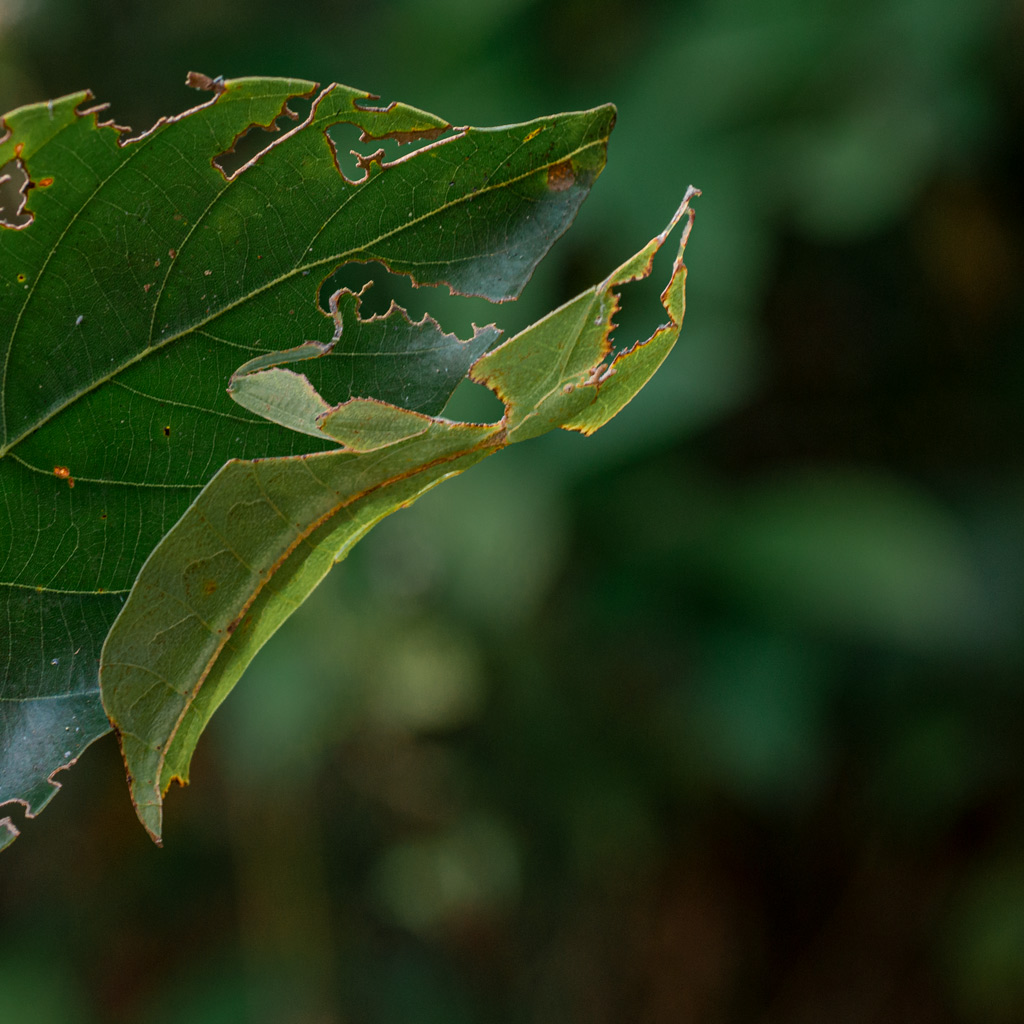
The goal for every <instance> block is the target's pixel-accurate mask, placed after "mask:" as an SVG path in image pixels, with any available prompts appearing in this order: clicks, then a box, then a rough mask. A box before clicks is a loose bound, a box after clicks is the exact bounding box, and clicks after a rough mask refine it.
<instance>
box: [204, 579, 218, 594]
mask: <svg viewBox="0 0 1024 1024" xmlns="http://www.w3.org/2000/svg"><path fill="white" fill-rule="evenodd" d="M216 591H217V581H216V580H207V581H206V582H205V583H204V584H203V593H204V594H206V595H207V597H209V595H210V594H213V593H216Z"/></svg>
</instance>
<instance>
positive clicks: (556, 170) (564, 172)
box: [548, 160, 576, 192]
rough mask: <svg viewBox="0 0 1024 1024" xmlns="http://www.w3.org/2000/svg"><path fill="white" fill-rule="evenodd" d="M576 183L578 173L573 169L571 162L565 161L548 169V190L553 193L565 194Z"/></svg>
mask: <svg viewBox="0 0 1024 1024" xmlns="http://www.w3.org/2000/svg"><path fill="white" fill-rule="evenodd" d="M575 183H576V172H575V171H574V170H573V169H572V161H571V160H563V161H562V162H561V163H560V164H553V165H552V166H551V167H549V168H548V188H549V189H551V191H552V192H564V191H565V190H566V189H567V188H571V187H572V186H573V185H574V184H575Z"/></svg>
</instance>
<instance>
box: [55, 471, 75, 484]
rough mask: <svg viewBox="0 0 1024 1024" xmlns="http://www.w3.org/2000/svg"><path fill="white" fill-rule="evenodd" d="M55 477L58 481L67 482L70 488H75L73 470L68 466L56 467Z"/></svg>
mask: <svg viewBox="0 0 1024 1024" xmlns="http://www.w3.org/2000/svg"><path fill="white" fill-rule="evenodd" d="M53 475H54V476H55V477H56V478H57V479H58V480H67V482H68V487H74V486H75V478H74V477H73V476H72V475H71V470H70V469H68V467H67V466H54V467H53Z"/></svg>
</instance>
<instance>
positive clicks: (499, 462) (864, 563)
mask: <svg viewBox="0 0 1024 1024" xmlns="http://www.w3.org/2000/svg"><path fill="white" fill-rule="evenodd" d="M190 69H195V70H199V71H203V72H206V73H208V74H210V75H217V74H223V75H225V76H238V75H245V74H281V75H293V76H301V77H307V78H315V79H318V80H320V81H322V82H328V81H332V80H337V81H342V82H346V83H348V84H351V85H356V86H360V87H364V88H367V89H370V90H372V91H374V92H378V93H381V94H382V96H383V98H384V100H391V99H402V100H405V101H406V102H409V103H412V104H414V105H416V106H420V107H423V108H425V109H428V110H431V111H434V112H436V113H438V114H441V115H442V116H444V117H446V118H448V119H450V120H451V121H453V122H455V123H472V124H496V123H505V122H510V121H517V120H526V119H529V118H531V117H535V116H539V115H541V114H545V113H552V112H555V111H558V110H564V109H576V108H581V107H587V106H593V105H595V104H597V103H601V102H605V101H608V100H612V101H614V102H615V103H617V104H618V107H619V123H618V126H617V128H616V131H615V133H614V134H613V137H612V143H611V147H610V151H609V164H608V167H607V170H606V171H605V173H604V175H603V176H602V177H601V179H600V180H599V181H598V183H597V185H596V187H595V189H594V191H593V193H592V195H591V197H590V199H589V200H588V201H587V203H586V204H585V205H584V208H583V211H582V212H581V214H580V216H579V218H578V220H577V223H576V225H575V226H574V227H573V228H572V229H571V230H570V232H569V234H568V235H567V236H566V237H565V238H564V239H563V240H562V241H561V242H559V243H558V245H557V246H556V248H555V250H554V251H553V253H552V255H551V256H550V257H549V259H548V261H547V262H546V264H545V265H544V266H543V267H542V268H541V270H540V271H539V272H538V274H537V275H536V277H535V278H534V280H533V281H532V282H531V284H530V285H529V287H528V289H527V291H526V293H525V294H524V297H523V299H522V300H521V301H520V302H519V303H518V304H516V305H515V306H512V307H502V308H497V309H495V310H494V311H493V313H488V311H484V312H483V313H481V312H480V311H479V309H478V307H465V308H463V307H464V304H462V305H460V304H458V303H455V302H449V303H447V304H446V305H445V306H444V308H443V309H442V310H441V313H442V321H443V322H444V323H445V325H446V326H448V325H449V324H450V323H456V322H459V318H460V317H462V318H464V319H465V320H466V321H468V320H469V319H471V318H472V317H476V318H477V319H478V320H481V322H482V319H483V318H487V319H489V318H490V317H491V316H493V317H494V318H496V319H497V321H498V322H499V324H501V325H503V326H508V327H512V328H515V327H518V326H521V325H522V324H524V323H526V322H528V321H529V320H530V319H532V318H534V317H535V316H537V315H539V314H541V313H543V312H544V311H546V309H548V308H550V307H551V306H553V305H555V304H557V303H559V302H561V301H564V300H565V299H566V298H568V297H569V296H571V295H572V294H574V293H575V292H577V291H579V290H580V289H582V288H583V287H586V286H589V285H590V284H592V283H594V282H595V281H597V280H598V279H599V278H601V277H603V276H604V275H605V274H606V273H607V272H608V271H609V270H611V269H612V268H613V267H614V266H616V265H617V264H618V263H619V262H620V261H621V260H622V259H623V258H625V257H626V256H628V255H629V254H631V253H632V252H634V251H635V250H636V249H637V248H639V246H640V245H642V244H643V243H644V242H646V241H647V239H649V238H650V237H651V236H652V235H653V234H655V233H656V232H657V231H658V230H660V228H661V226H662V225H663V224H664V223H665V222H666V220H667V219H668V217H669V216H670V215H671V213H672V211H673V210H674V209H675V206H676V204H677V203H678V201H679V199H680V197H681V195H682V193H683V191H684V189H685V187H686V185H687V184H689V183H691V182H692V183H693V184H695V185H698V186H700V187H701V188H702V189H703V190H704V195H703V197H702V198H701V199H699V200H698V201H697V203H696V208H697V223H696V226H695V229H694V233H693V235H692V238H691V243H690V247H689V250H688V253H687V264H688V266H689V268H690V278H689V295H688V298H689V312H688V314H687V320H686V323H685V324H684V329H683V334H682V338H681V340H680V343H679V345H678V347H677V349H676V351H675V352H674V353H673V355H672V356H671V358H670V359H669V361H668V362H667V363H666V365H665V366H664V368H663V369H662V371H661V373H660V374H659V376H658V377H657V378H656V379H655V381H654V382H653V383H652V385H651V386H650V387H649V389H648V390H647V391H646V392H645V393H644V394H643V395H642V396H641V397H640V398H639V399H638V400H637V401H636V402H635V403H634V404H633V405H632V406H630V407H629V408H628V409H627V410H626V411H625V412H624V413H623V414H622V415H621V416H620V417H619V418H618V419H617V420H615V421H614V422H613V423H612V424H610V425H609V426H608V427H607V428H606V429H605V430H603V431H602V432H601V433H600V434H598V435H596V436H595V437H594V438H592V439H590V440H584V439H582V438H580V437H578V436H575V435H573V436H570V435H568V434H560V435H559V436H557V437H551V436H548V437H545V438H542V439H540V440H539V441H536V442H532V443H531V444H529V445H523V446H521V447H517V448H516V449H512V450H510V451H508V452H507V453H503V454H502V455H501V456H500V457H498V458H496V459H493V460H490V461H488V462H487V463H485V464H483V465H481V466H479V467H477V468H475V469H474V470H473V471H472V472H470V473H469V474H467V475H466V476H464V477H462V478H460V479H458V480H455V481H452V482H451V483H448V484H446V485H445V486H444V487H443V488H441V489H439V490H437V491H436V492H433V493H432V494H430V495H429V496H428V497H426V498H425V499H424V500H423V501H422V502H421V503H420V504H418V505H417V506H416V507H415V508H414V509H412V510H410V511H406V512H402V513H400V514H398V515H396V516H394V517H393V518H392V519H390V520H388V521H387V522H385V523H384V524H382V525H381V526H380V527H379V528H378V529H377V530H376V531H375V532H374V533H373V534H372V535H371V536H370V537H369V538H368V539H367V540H366V541H364V542H363V543H362V544H361V545H360V546H359V547H358V548H357V549H356V551H355V553H354V554H353V555H352V557H351V558H350V559H349V560H348V562H346V563H345V564H344V565H343V566H341V567H339V568H338V569H337V570H335V572H334V573H333V574H332V576H331V577H330V578H329V579H328V580H327V582H326V583H325V584H324V585H323V586H322V587H321V589H320V590H319V591H318V592H317V593H316V594H315V595H314V597H313V598H312V599H311V600H310V601H309V602H308V604H307V605H306V606H305V607H304V608H303V609H302V610H301V612H300V613H299V614H297V615H296V616H295V617H294V618H293V619H292V620H291V621H290V622H289V623H288V624H287V627H286V628H285V629H283V630H282V631H281V633H280V634H279V635H278V636H277V637H275V639H274V641H273V642H272V643H271V644H270V645H269V646H268V647H267V648H266V649H265V650H264V651H263V652H262V654H261V655H260V656H259V658H258V659H257V660H256V662H255V663H254V664H253V666H252V668H251V669H250V670H249V672H248V673H247V675H246V677H245V678H244V679H243V681H242V683H241V684H240V685H239V688H238V690H237V691H236V693H234V694H233V695H232V696H231V698H230V699H229V700H228V702H227V703H226V704H225V706H224V708H223V709H222V710H221V712H220V714H219V715H218V716H217V717H216V718H215V720H214V722H213V724H212V725H211V727H210V729H209V731H208V734H207V736H206V737H205V738H204V741H203V742H202V744H201V745H200V748H199V751H198V753H197V756H196V761H195V763H194V765H193V772H192V777H193V785H192V786H191V787H190V788H189V789H188V790H187V791H186V792H180V791H177V790H175V791H173V792H172V793H171V795H170V796H169V802H168V811H167V821H166V829H165V833H166V844H167V845H166V848H165V849H163V850H158V849H156V848H155V847H153V846H151V845H150V843H149V841H148V839H147V838H146V837H145V835H144V833H143V831H142V829H141V827H139V826H138V825H137V823H136V821H135V819H134V816H133V813H132V810H131V806H130V803H129V800H128V794H127V789H126V787H125V784H124V778H123V771H122V769H121V765H120V759H119V756H118V752H117V749H116V746H115V744H114V743H113V740H112V739H111V738H109V737H108V738H107V740H105V741H103V742H101V743H98V744H96V745H95V746H94V747H93V748H92V749H91V750H90V751H89V753H88V754H87V755H86V756H85V757H84V758H83V760H82V761H81V763H80V764H79V765H78V767H76V768H75V769H74V770H73V771H70V772H67V773H65V774H64V775H62V776H61V780H62V782H63V786H64V792H62V793H61V794H60V795H59V796H58V797H57V799H56V800H54V802H53V804H52V805H51V806H50V807H49V808H48V809H47V810H46V812H45V813H44V814H43V815H41V817H40V818H39V819H38V821H34V822H30V823H29V824H28V827H26V828H25V834H24V835H23V837H22V838H21V839H20V840H19V841H18V842H17V843H16V844H15V845H14V846H13V847H12V848H11V849H10V850H9V851H8V852H6V853H5V854H4V855H3V858H2V860H0V1019H2V1020H3V1021H4V1022H6V1021H11V1022H12V1024H13V1022H18V1024H37V1022H51V1021H53V1022H61V1024H128V1022H146V1024H172V1022H173V1024H177V1022H189V1024H221V1022H258V1024H262V1022H287V1024H290V1022H297V1024H330V1022H341V1021H350V1022H357V1024H361V1022H369V1024H435V1022H436V1024H534V1022H537V1024H541V1022H543V1024H547V1022H555V1024H558V1022H566V1024H576V1022H580V1024H584V1022H585V1024H606V1022H607V1024H612V1022H630V1024H670V1022H673V1024H674V1022H680V1021H699V1022H702V1024H703V1022H712V1024H715V1022H737V1024H741V1022H742V1024H747V1022H786V1024H790V1022H792V1024H797V1022H812V1021H813V1022H821V1021H829V1022H832V1024H843V1022H857V1024H863V1022H873V1021H879V1022H888V1021H900V1022H902V1024H919V1022H920V1024H925V1022H927V1024H932V1022H934V1024H939V1022H942V1024H945V1022H963V1024H974V1022H977V1024H1016V1022H1020V1021H1021V1020H1024V751H1022V736H1024V699H1022V668H1024V634H1022V621H1024V620H1022V613H1024V519H1022V514H1021V506H1022V501H1024V346H1022V344H1021V340H1022V328H1024V302H1022V292H1021V288H1020V286H1019V283H1018V282H1019V280H1020V276H1021V270H1022V240H1024V230H1022V229H1024V205H1022V201H1021V186H1020V180H1021V175H1022V172H1024V151H1022V145H1021V140H1022V127H1024V78H1022V69H1024V7H1022V6H1021V5H1020V4H1019V3H1012V4H1010V3H1005V2H1004V3H1000V2H995V0H972V2H969V3H967V2H964V0H907V2H902V3H901V2H898V0H863V2H859V3H856V4H854V3H852V2H850V0H775V2H771V0H703V2H700V0H696V2H692V3H691V2H676V3H672V2H668V0H662V2H658V0H647V2H637V0H628V2H627V0H549V2H540V0H447V2H446V3H429V2H428V0H369V2H364V3H346V2H341V0H339V2H335V3H326V2H323V0H311V2H309V3H307V4H304V5H301V6H300V5H296V6H295V7H289V8H283V7H282V6H281V5H280V4H277V3H271V2H269V0H244V2H243V0H177V2H176V3H174V4H163V5H157V4H153V3H144V2H141V0H88V2H75V0H0V109H2V110H7V109H11V108H13V107H15V106H18V105H20V104H22V103H26V102H31V101H35V100H40V99H44V98H47V97H51V96H56V95H60V94H63V93H66V92H71V91H74V90H77V89H79V88H82V87H84V86H89V87H91V88H92V89H93V91H94V92H95V94H96V95H97V97H98V98H99V99H101V100H107V101H109V102H110V103H111V105H112V112H113V115H114V117H115V118H116V119H117V120H118V121H119V122H120V123H130V124H132V125H134V126H136V127H139V128H141V127H144V126H146V125H147V124H149V123H151V122H152V121H153V120H155V119H156V117H158V116H159V115H161V114H167V113H174V112H177V111H179V110H182V109H184V108H185V107H187V106H189V105H191V104H192V103H193V102H194V101H195V99H194V97H195V94H191V93H189V92H188V91H187V90H186V89H185V88H184V86H183V85H182V82H183V80H184V74H185V72H186V71H187V70H190ZM1015 181H1016V182H1017V184H1016V185H1015V184H1014V182H1015ZM667 269H668V268H667V267H666V266H664V265H663V264H659V265H658V266H656V268H655V283H654V284H651V285H649V286H644V285H635V286H631V287H630V288H629V289H627V290H626V293H625V295H624V301H625V304H626V314H625V315H624V317H623V325H622V331H621V332H620V334H619V340H620V341H628V340H630V339H629V338H627V337H626V335H627V334H628V333H629V332H634V335H635V332H640V331H646V330H648V329H649V328H651V327H652V326H653V325H654V324H656V323H657V322H658V320H659V317H658V307H657V302H656V298H655V296H656V294H657V291H658V289H659V288H660V287H661V283H663V280H664V278H665V276H666V275H667ZM659 279H660V281H659ZM410 294H411V293H410ZM412 301H413V304H414V305H415V303H416V302H417V301H419V302H422V301H424V300H423V298H422V294H421V295H420V296H419V297H417V296H416V295H412ZM631 307H632V308H631ZM467 309H468V310H470V312H466V310H467ZM416 311H417V312H419V311H420V310H418V309H417V310H416ZM445 317H448V318H449V319H447V320H446V319H445ZM645 336H646V335H645Z"/></svg>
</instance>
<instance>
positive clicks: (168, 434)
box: [164, 427, 171, 437]
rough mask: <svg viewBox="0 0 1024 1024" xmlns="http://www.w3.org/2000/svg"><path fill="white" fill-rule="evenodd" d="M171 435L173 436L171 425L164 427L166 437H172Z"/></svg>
mask: <svg viewBox="0 0 1024 1024" xmlns="http://www.w3.org/2000/svg"><path fill="white" fill-rule="evenodd" d="M170 436H171V428H170V427H164V437H170Z"/></svg>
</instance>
